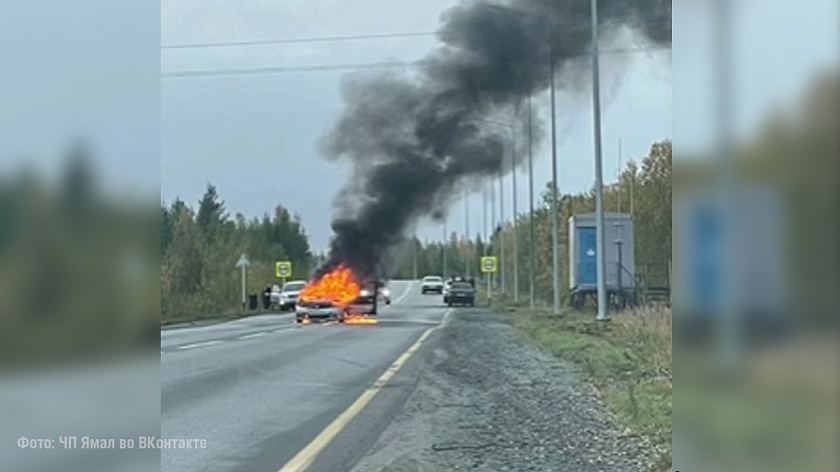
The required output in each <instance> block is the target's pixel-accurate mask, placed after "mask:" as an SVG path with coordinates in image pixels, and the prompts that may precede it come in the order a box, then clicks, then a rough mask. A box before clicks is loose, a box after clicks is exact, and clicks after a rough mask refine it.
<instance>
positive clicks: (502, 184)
mask: <svg viewBox="0 0 840 472" xmlns="http://www.w3.org/2000/svg"><path fill="white" fill-rule="evenodd" d="M504 171H505V165H504V161H502V166H501V167H500V168H499V228H500V231H499V272H500V273H501V278H502V280H501V285H502V295H507V283H506V281H507V275H506V272H507V263H506V261H505V231H504V227H505V182H504V179H503V177H504Z"/></svg>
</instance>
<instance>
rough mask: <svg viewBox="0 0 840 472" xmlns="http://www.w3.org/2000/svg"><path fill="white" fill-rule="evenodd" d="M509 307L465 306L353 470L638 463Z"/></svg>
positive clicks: (573, 376) (627, 442)
mask: <svg viewBox="0 0 840 472" xmlns="http://www.w3.org/2000/svg"><path fill="white" fill-rule="evenodd" d="M511 323H512V318H511V317H510V316H509V315H500V314H492V313H488V312H484V311H481V310H463V311H461V310H459V311H457V312H456V313H454V314H453V316H452V319H451V320H450V323H449V324H448V325H447V326H446V327H444V328H441V329H440V330H438V332H437V333H436V334H435V336H437V337H438V340H437V342H436V343H433V344H432V350H431V351H430V352H426V353H425V356H424V358H423V361H422V362H423V365H422V367H421V368H420V373H419V377H418V380H417V385H416V388H415V390H414V391H413V393H412V394H411V396H409V398H408V399H407V401H406V403H405V405H404V407H403V409H402V411H401V412H400V413H399V414H398V415H397V416H396V417H395V419H394V421H393V422H392V423H391V424H390V425H389V427H388V428H387V429H386V430H385V432H384V433H383V434H382V435H381V437H380V438H379V440H378V441H377V442H376V443H375V444H374V446H373V448H372V449H371V450H370V451H369V452H368V454H367V455H366V456H365V457H364V458H363V459H362V460H361V461H360V462H359V463H358V464H357V465H356V467H355V468H354V469H353V471H354V472H431V471H447V472H448V471H456V470H473V471H494V472H496V471H564V472H590V471H591V472H596V471H610V472H613V471H628V472H629V471H639V470H641V467H640V466H639V462H638V460H637V458H636V457H635V455H636V453H635V452H634V451H636V450H638V449H637V448H636V447H635V445H634V444H633V442H632V439H629V438H623V439H622V438H620V437H619V433H618V431H617V429H616V428H615V427H614V426H613V424H612V423H611V421H610V420H609V418H608V417H607V415H606V413H605V412H604V408H603V406H602V405H601V404H600V402H599V401H598V400H597V398H596V396H595V393H594V391H593V390H592V389H591V388H590V387H588V386H587V385H586V384H585V383H584V382H583V381H582V379H581V376H579V375H578V373H577V372H576V369H575V367H574V366H573V365H571V364H569V363H566V362H564V361H562V360H560V359H557V358H556V357H554V356H552V355H551V354H549V353H546V352H542V351H540V350H538V349H536V348H534V347H532V346H529V345H527V344H526V343H525V342H524V341H523V340H522V339H521V338H520V336H518V335H517V333H516V331H515V330H514V328H513V327H512V326H511Z"/></svg>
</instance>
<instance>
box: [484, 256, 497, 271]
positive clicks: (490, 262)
mask: <svg viewBox="0 0 840 472" xmlns="http://www.w3.org/2000/svg"><path fill="white" fill-rule="evenodd" d="M498 270H499V261H498V258H496V256H484V257H482V258H481V272H482V273H484V274H494V273H496V272H497V271H498Z"/></svg>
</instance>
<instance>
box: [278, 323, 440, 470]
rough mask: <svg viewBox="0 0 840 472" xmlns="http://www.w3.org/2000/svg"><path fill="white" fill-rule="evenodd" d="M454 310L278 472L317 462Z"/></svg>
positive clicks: (298, 468) (299, 468) (300, 467)
mask: <svg viewBox="0 0 840 472" xmlns="http://www.w3.org/2000/svg"><path fill="white" fill-rule="evenodd" d="M452 312H453V310H452V309H449V310H448V311H447V312H446V315H444V317H443V321H442V322H441V323H440V324H439V325H438V326H436V327H434V328H429V329H427V330H426V331H424V332H423V334H422V335H421V336H420V339H418V340H417V341H415V342H414V344H412V345H411V347H409V348H408V350H407V351H405V352H404V353H403V354H402V355H401V356H400V357H398V358H397V360H396V361H394V363H393V364H391V366H390V367H388V370H386V371H385V372H384V373H383V374H382V376H380V377H379V379H377V380H376V382H374V384H373V386H372V387H370V388H368V389H367V390H365V391H364V392H363V393H362V394H361V395H360V396H359V398H357V399H356V401H355V402H353V404H352V405H350V406H349V407H348V408H347V409H346V410H344V411H343V412H342V413H341V414H340V415H338V417H337V418H336V419H335V420H333V422H332V423H330V424H329V425H328V426H327V427H326V428H324V430H323V431H321V433H320V434H318V436H316V437H315V439H313V440H312V441H311V442H310V443H309V444H307V445H306V447H304V448H303V449H301V450H300V452H298V453H297V455H295V457H293V458H292V460H290V461H289V462H287V463H286V465H284V466H283V468H281V469H280V470H279V471H278V472H303V471H305V470H306V469H307V468H309V466H310V465H312V462H313V461H315V458H316V457H318V454H320V453H321V452H322V451H323V450H324V449H326V447H327V446H328V445H329V444H330V443H331V442H332V440H333V439H335V437H336V436H338V434H339V433H340V432H341V431H342V430H343V429H344V428H345V427H346V426H347V424H349V423H350V421H351V420H352V419H353V418H355V417H356V415H358V414H359V413H360V412H361V411H362V410H364V408H365V407H366V406H367V405H368V403H370V401H371V400H373V397H375V396H376V394H377V393H379V391H380V390H382V388H383V387H384V386H385V385H386V384H387V383H388V381H389V380H391V378H393V377H394V375H396V374H397V372H398V371H399V370H400V368H402V366H403V365H405V363H406V362H407V361H408V359H409V358H410V357H411V356H412V355H413V354H414V353H415V352H417V351H418V350H419V349H420V347H421V346H422V345H423V343H424V342H425V341H426V339H427V338H428V337H429V336H430V335H431V334H432V333H433V332H434V331H435V330H437V329H439V328H441V327H443V326H444V325H445V324H446V323H447V322H448V321H449V316H450V315H451V314H452Z"/></svg>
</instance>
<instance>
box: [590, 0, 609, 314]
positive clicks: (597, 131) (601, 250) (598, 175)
mask: <svg viewBox="0 0 840 472" xmlns="http://www.w3.org/2000/svg"><path fill="white" fill-rule="evenodd" d="M591 6H592V15H591V17H592V122H593V123H592V124H593V128H594V129H593V132H594V141H595V143H594V144H595V214H596V215H595V219H596V226H597V230H596V241H595V243H596V244H597V249H596V255H597V257H596V263H597V264H598V268H597V277H598V316H597V319H598V321H606V320H607V319H608V318H607V284H606V257H605V255H606V254H605V247H606V244H605V243H604V239H605V238H604V189H603V185H604V176H603V163H602V160H601V84H600V71H599V63H598V62H599V60H598V0H591Z"/></svg>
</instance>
